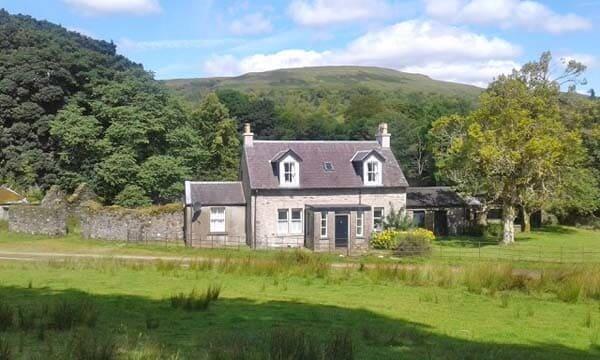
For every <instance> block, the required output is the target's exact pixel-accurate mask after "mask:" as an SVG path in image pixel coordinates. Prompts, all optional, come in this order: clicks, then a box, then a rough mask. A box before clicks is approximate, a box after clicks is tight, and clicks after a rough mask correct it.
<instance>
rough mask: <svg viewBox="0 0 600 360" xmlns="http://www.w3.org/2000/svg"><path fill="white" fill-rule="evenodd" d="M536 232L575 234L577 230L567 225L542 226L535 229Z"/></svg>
mask: <svg viewBox="0 0 600 360" xmlns="http://www.w3.org/2000/svg"><path fill="white" fill-rule="evenodd" d="M533 231H534V233H536V232H541V233H552V234H575V233H576V232H577V231H576V230H575V229H572V228H569V227H565V226H550V225H549V226H544V227H541V228H537V229H534V230H533Z"/></svg>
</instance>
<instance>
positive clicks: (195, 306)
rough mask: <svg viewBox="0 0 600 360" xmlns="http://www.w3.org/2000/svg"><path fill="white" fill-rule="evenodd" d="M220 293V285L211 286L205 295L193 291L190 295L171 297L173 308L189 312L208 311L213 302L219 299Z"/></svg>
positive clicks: (181, 294) (180, 294) (182, 294)
mask: <svg viewBox="0 0 600 360" xmlns="http://www.w3.org/2000/svg"><path fill="white" fill-rule="evenodd" d="M220 293H221V286H220V285H209V286H208V288H207V289H206V291H205V292H203V293H198V292H197V291H196V289H193V290H192V291H191V292H190V293H189V294H184V293H179V294H176V295H173V296H171V298H170V300H171V306H172V307H174V308H181V309H184V310H187V311H196V310H206V309H208V306H209V305H210V303H211V302H213V301H215V300H217V299H218V298H219V294H220Z"/></svg>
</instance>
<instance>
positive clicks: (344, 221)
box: [335, 214, 348, 247]
mask: <svg viewBox="0 0 600 360" xmlns="http://www.w3.org/2000/svg"><path fill="white" fill-rule="evenodd" d="M335 247H348V214H344V215H335Z"/></svg>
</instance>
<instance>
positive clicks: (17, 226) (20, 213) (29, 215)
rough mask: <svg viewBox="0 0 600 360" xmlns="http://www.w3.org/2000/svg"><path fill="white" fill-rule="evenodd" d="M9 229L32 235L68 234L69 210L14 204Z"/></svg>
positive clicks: (10, 213) (10, 212)
mask: <svg viewBox="0 0 600 360" xmlns="http://www.w3.org/2000/svg"><path fill="white" fill-rule="evenodd" d="M8 231H12V232H18V233H26V234H32V235H51V236H59V235H66V234H67V210H66V208H64V207H62V208H61V207H55V208H52V207H43V206H34V205H19V206H12V207H11V208H10V211H9V212H8Z"/></svg>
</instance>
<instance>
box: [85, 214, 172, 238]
mask: <svg viewBox="0 0 600 360" xmlns="http://www.w3.org/2000/svg"><path fill="white" fill-rule="evenodd" d="M81 234H82V235H83V237H84V238H87V239H103V240H116V241H133V242H173V243H176V242H181V243H183V209H182V208H181V209H180V208H179V207H174V206H168V207H156V208H154V209H152V208H150V209H148V208H145V209H141V210H134V209H123V208H118V207H100V206H95V207H88V208H85V209H84V211H82V213H81Z"/></svg>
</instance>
